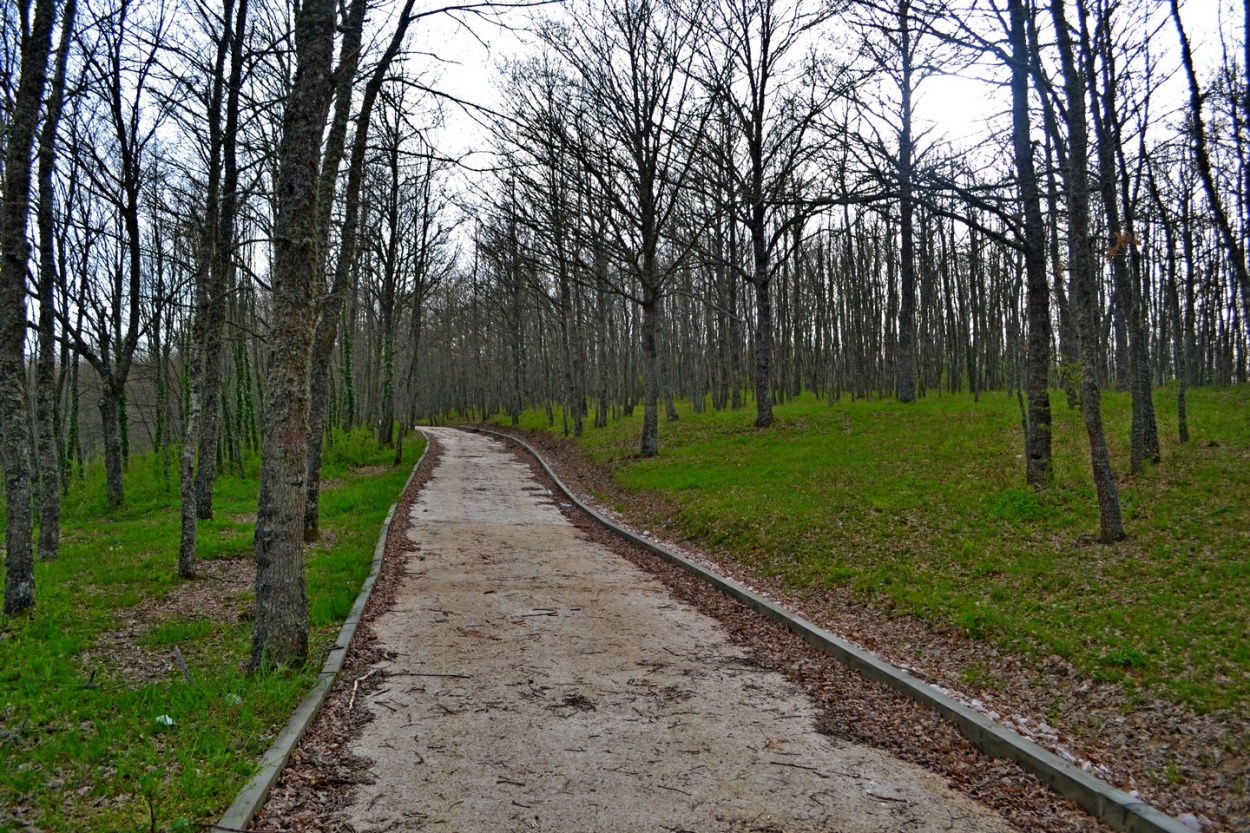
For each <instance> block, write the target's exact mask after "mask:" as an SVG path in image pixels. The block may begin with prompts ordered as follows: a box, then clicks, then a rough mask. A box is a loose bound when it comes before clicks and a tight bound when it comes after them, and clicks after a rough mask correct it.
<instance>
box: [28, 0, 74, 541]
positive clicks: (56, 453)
mask: <svg viewBox="0 0 1250 833" xmlns="http://www.w3.org/2000/svg"><path fill="white" fill-rule="evenodd" d="M77 5H78V4H77V2H76V0H67V2H66V3H65V6H64V8H63V9H62V10H61V38H60V42H59V44H58V46H57V55H56V69H55V72H54V73H53V78H52V84H51V86H50V87H49V89H48V100H47V105H46V114H45V116H44V120H43V127H42V128H41V129H40V133H39V205H38V209H37V223H38V225H39V362H38V364H37V365H36V367H35V422H36V424H37V430H38V433H39V439H38V445H39V449H38V451H39V557H40V558H42V559H44V560H51V559H54V558H56V556H57V552H58V550H59V549H60V541H61V452H60V449H59V447H58V443H57V436H58V430H59V426H58V422H59V420H58V419H57V416H58V414H57V407H56V394H57V391H56V384H57V379H56V352H55V351H56V342H55V336H56V334H55V332H54V321H55V317H56V313H55V311H56V293H55V289H56V286H57V283H58V281H57V269H56V252H55V244H54V241H53V238H54V236H55V223H54V219H53V200H54V196H55V195H54V193H53V185H52V178H53V174H54V173H55V171H56V134H57V128H58V127H59V125H60V121H61V110H62V105H63V104H64V100H65V68H66V64H67V61H68V58H69V48H70V40H71V36H72V34H73V28H74V17H75V13H76V11H77Z"/></svg>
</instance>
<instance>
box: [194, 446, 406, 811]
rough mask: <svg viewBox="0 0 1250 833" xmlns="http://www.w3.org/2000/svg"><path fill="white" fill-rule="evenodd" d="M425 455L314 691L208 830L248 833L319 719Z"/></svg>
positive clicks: (390, 514)
mask: <svg viewBox="0 0 1250 833" xmlns="http://www.w3.org/2000/svg"><path fill="white" fill-rule="evenodd" d="M422 436H423V437H424V436H425V435H424V434H422ZM429 451H430V439H429V437H425V448H423V449H421V456H420V457H418V458H417V462H416V463H414V464H413V466H412V472H411V473H410V474H409V475H408V480H407V481H406V482H405V483H404V488H403V489H401V490H400V492H399V498H398V499H397V500H396V501H395V502H394V503H392V504H391V508H390V510H388V511H387V513H386V519H385V520H384V521H382V531H381V533H380V534H379V535H378V543H377V544H376V545H375V546H374V548H373V561H372V563H371V564H370V567H369V576H368V578H366V579H365V580H364V583H363V584H361V586H360V593H359V594H358V595H357V596H356V601H355V603H353V604H352V609H351V611H350V612H349V613H348V614H347V619H346V620H344V622H343V627H342V628H341V629H340V630H339V635H338V638H337V639H336V640H335V641H334V647H333V648H331V649H330V655H329V656H328V657H326V662H325V665H324V666H322V668H321V673H320V674H319V675H318V676H319V679H318V680H317V684H316V685H315V686H313V689H312V691H310V692H308V694H306V695H304V699H303V700H301V701H300V703H299V705H298V706H296V707H295V711H293V712H291V716H290V717H289V718H288V719H287V722H286V724H285V725H284V726H283V727H282V731H280V732H279V733H278V736H277V737H276V738H275V739H274V742H273V745H272V746H270V747H269V749H268V750H267V751H266V752H265V754H264V755H263V756H261V759H260V767H259V769H257V770H256V774H255V775H253V776H252V777H251V778H250V779H248V782H247V783H246V784H244V785H243V789H242V790H240V791H239V794H238V796H236V797H235V799H234V803H233V804H231V805H230V807H229V809H227V810H226V812H225V813H224V814H223V815H222V816H221V818H220V819H218V821H217V823H216V824H214V825H213V826H212V827H210V828H209V830H220V831H226V832H227V833H239V832H240V831H245V830H247V826H248V825H249V824H251V823H252V818H253V817H254V816H255V815H256V813H257V812H258V811H259V810H260V808H261V806H262V805H264V803H265V799H266V798H268V797H269V791H270V790H272V789H273V785H274V784H275V783H277V781H278V776H279V775H281V774H282V770H283V769H284V768H285V767H286V763H287V761H288V760H290V758H291V754H292V753H293V752H294V751H295V747H296V745H298V744H299V742H300V740H301V739H302V738H303V737H304V733H305V732H306V731H308V727H309V726H311V725H312V722H313V720H314V719H315V718H316V717H317V713H318V712H320V711H321V706H322V704H324V703H325V699H326V695H328V694H329V693H330V686H331V685H332V684H333V683H334V680H335V678H336V677H337V676H338V673H339V671H341V670H343V663H344V661H345V660H346V659H347V649H348V647H349V646H350V645H351V642H352V637H354V636H355V635H356V628H357V627H358V626H359V625H360V621H361V618H362V617H363V616H364V613H365V606H366V605H367V604H368V603H369V596H370V595H371V594H372V593H373V586H374V585H375V584H376V583H377V580H378V573H379V572H380V571H381V569H382V558H383V556H384V555H385V553H386V539H387V537H388V536H389V535H390V531H391V521H392V520H394V517H395V510H396V508H398V506H399V504H400V502H401V501H402V500H403V499H404V496H405V495H406V494H408V489H409V487H411V486H412V481H413V479H414V478H415V477H416V476H417V470H418V469H420V468H421V463H422V462H424V461H425V455H426V454H428V453H429Z"/></svg>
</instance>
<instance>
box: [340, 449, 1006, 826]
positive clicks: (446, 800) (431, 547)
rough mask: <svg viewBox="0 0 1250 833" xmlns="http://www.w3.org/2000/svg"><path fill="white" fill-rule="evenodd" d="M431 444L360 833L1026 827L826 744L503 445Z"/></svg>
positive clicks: (778, 689) (906, 770)
mask: <svg viewBox="0 0 1250 833" xmlns="http://www.w3.org/2000/svg"><path fill="white" fill-rule="evenodd" d="M428 433H429V434H430V435H432V437H433V439H434V441H435V442H437V443H439V444H440V446H441V448H442V452H443V453H442V457H441V460H440V462H439V464H438V466H437V468H436V469H435V470H434V471H433V472H432V474H431V478H430V481H429V482H428V484H427V485H426V487H425V488H424V489H423V490H422V492H421V495H420V497H419V498H418V499H417V501H416V502H415V503H414V504H413V506H412V509H411V512H410V515H409V526H408V536H409V540H410V541H411V542H412V546H411V549H410V550H409V551H408V552H406V553H405V555H404V556H403V557H404V559H405V565H404V566H405V569H404V577H403V580H402V585H401V586H400V588H399V590H398V594H397V597H396V601H395V604H394V606H393V607H392V608H391V610H389V611H388V612H386V613H384V614H382V615H381V616H380V617H379V618H378V619H377V621H376V622H375V623H374V631H375V632H376V634H377V638H378V640H379V644H380V646H381V647H383V648H384V649H386V650H387V651H388V652H389V654H388V655H389V656H391V657H392V659H391V660H389V661H387V662H384V663H381V664H380V665H379V666H378V667H379V668H384V669H385V672H386V677H387V683H386V685H384V686H383V687H382V689H381V690H379V691H377V692H376V693H373V694H370V695H368V698H367V699H368V702H369V706H370V709H371V711H372V712H373V713H374V715H375V718H374V720H373V721H372V722H370V723H369V724H368V725H367V726H366V727H365V728H364V730H363V732H362V734H361V736H360V738H359V739H358V740H357V741H356V742H355V745H354V747H353V749H352V751H353V752H355V753H356V754H358V755H362V756H364V757H366V758H369V759H371V760H373V761H374V762H375V765H374V767H373V772H372V781H373V783H371V784H367V785H364V786H362V787H361V788H360V790H359V791H358V793H357V794H356V796H355V799H354V801H353V803H352V805H351V806H350V807H349V808H348V809H347V813H346V815H347V818H348V820H349V821H350V822H351V823H352V825H353V826H354V827H355V828H356V829H357V830H358V831H361V833H366V831H375V832H376V833H381V831H404V830H437V831H461V833H474V832H476V831H482V832H483V833H485V832H486V831H535V830H545V831H568V832H569V833H571V831H583V830H585V831H590V830H594V831H602V833H613V832H614V831H621V832H622V833H625V832H626V831H628V832H629V833H633V831H644V830H670V831H699V833H705V831H786V833H806V831H812V832H813V833H814V832H815V831H844V833H858V831H878V830H883V831H884V830H901V829H907V830H917V831H939V830H942V831H945V830H952V829H958V830H964V831H977V832H979V831H985V832H986V833H989V831H1007V830H1011V829H1013V828H1012V827H1011V826H1010V825H1009V824H1008V823H1007V822H1006V821H1005V820H1003V819H1002V818H1001V817H1000V816H998V815H996V814H994V813H993V812H992V811H990V810H988V809H987V808H985V807H984V806H983V805H981V804H978V803H977V802H975V801H973V800H971V799H969V798H967V797H966V796H964V795H962V794H960V793H957V792H955V791H954V790H951V789H950V788H949V787H947V786H946V784H945V782H944V781H943V779H941V778H940V777H938V776H936V775H934V774H932V773H930V772H928V771H927V770H924V769H921V768H920V767H917V766H915V765H914V764H910V763H906V762H903V761H900V760H898V759H896V758H893V757H891V756H890V755H888V754H886V753H884V752H881V751H879V750H876V749H872V748H868V747H862V746H856V745H851V744H838V743H835V742H833V741H831V740H830V739H829V738H828V737H826V736H824V735H821V734H819V733H817V732H816V729H815V717H816V713H815V708H814V706H813V705H812V703H811V701H810V700H809V699H808V698H806V697H805V696H804V695H803V694H802V693H801V692H800V691H799V690H798V689H797V688H795V687H794V686H793V685H791V684H790V683H789V682H787V681H786V680H785V679H784V678H783V677H782V676H781V675H779V674H776V673H773V672H766V671H762V670H760V669H759V668H757V667H755V666H754V665H753V664H752V663H751V661H750V659H749V657H748V656H747V655H746V654H745V653H744V652H743V651H742V650H741V649H739V648H738V647H736V646H735V645H733V643H732V642H731V641H730V639H729V637H728V635H727V633H726V632H725V630H724V629H723V628H722V626H721V625H720V624H719V623H717V622H716V621H714V620H712V619H710V618H708V617H706V616H704V615H703V614H701V613H699V612H697V611H695V610H694V609H693V608H691V607H689V606H687V605H685V604H683V603H681V602H680V601H677V600H675V599H673V598H672V596H671V595H670V594H669V592H668V590H667V589H666V588H665V587H664V586H663V585H662V584H661V583H660V582H659V581H657V580H656V579H654V578H653V577H651V576H649V575H648V574H646V573H644V572H643V571H641V570H639V569H638V568H637V567H634V566H633V565H632V564H630V563H628V562H627V561H625V560H624V559H622V558H620V557H619V556H617V555H615V554H613V553H612V552H611V551H609V550H607V549H605V548H603V547H602V546H600V545H598V544H596V543H593V542H591V541H589V540H587V539H586V538H585V537H584V536H582V535H581V534H580V533H579V532H578V530H577V529H576V528H575V527H574V526H573V525H572V524H571V523H570V522H569V521H568V520H567V519H566V518H565V517H564V516H563V515H562V514H561V513H560V511H559V508H558V507H557V506H556V503H555V498H554V497H553V496H552V495H551V494H550V493H548V492H547V490H546V488H545V487H543V486H542V485H540V484H539V483H538V482H537V481H535V480H534V478H533V476H532V475H531V473H530V470H529V468H528V466H526V465H525V464H524V463H522V462H521V461H520V460H518V459H517V457H516V456H515V455H514V454H513V452H512V451H511V450H510V449H509V448H507V447H506V446H505V445H504V444H503V443H502V442H501V441H498V440H494V439H491V438H488V437H484V436H482V435H478V434H470V433H466V432H462V431H458V430H453V429H428ZM397 521H399V519H397Z"/></svg>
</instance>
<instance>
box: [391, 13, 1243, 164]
mask: <svg viewBox="0 0 1250 833" xmlns="http://www.w3.org/2000/svg"><path fill="white" fill-rule="evenodd" d="M1152 2H1155V0H1152ZM1157 3H1158V5H1157V8H1158V14H1160V15H1161V16H1160V18H1158V19H1157V20H1156V25H1157V24H1158V23H1159V21H1164V22H1166V7H1167V2H1166V0H1157ZM1238 5H1239V2H1238V0H1182V6H1181V8H1182V17H1183V19H1184V22H1185V28H1186V31H1187V32H1188V34H1189V36H1190V38H1191V39H1192V40H1193V41H1194V45H1195V50H1194V51H1195V54H1196V56H1197V57H1198V59H1199V61H1200V62H1203V63H1205V64H1206V65H1207V66H1208V67H1209V66H1214V65H1215V64H1216V63H1217V62H1218V60H1219V58H1220V50H1219V41H1218V38H1217V31H1218V28H1219V27H1220V25H1221V23H1220V22H1221V21H1223V23H1222V25H1223V27H1224V28H1225V29H1226V30H1227V29H1229V28H1230V27H1231V28H1232V29H1234V30H1237V31H1239V30H1240V27H1241V18H1240V12H1239V11H1236V7H1237V6H1238ZM533 13H534V14H558V13H559V6H558V5H552V6H549V7H547V8H545V9H539V10H535V11H534V12H533ZM505 19H506V20H507V21H508V23H509V24H510V25H512V26H513V27H515V29H516V31H509V30H508V29H506V28H503V27H500V26H497V25H493V24H490V23H487V22H484V21H482V20H480V19H472V18H470V19H469V24H470V25H468V26H466V25H464V24H462V23H459V22H456V21H455V20H453V19H451V18H448V17H431V18H429V19H426V20H423V21H420V22H419V24H418V25H417V27H416V28H415V29H414V32H413V34H412V35H411V41H410V44H409V45H410V47H411V48H412V49H413V50H414V51H416V52H418V53H420V55H419V56H418V57H417V58H416V60H418V61H421V62H422V64H423V65H424V66H427V67H430V68H431V69H430V70H429V71H430V73H431V75H430V76H429V79H428V81H429V82H430V83H431V86H434V87H436V88H437V89H439V90H441V91H444V92H446V93H447V94H449V95H452V96H455V97H457V98H460V99H464V100H467V101H471V102H474V103H478V104H481V105H484V106H486V107H495V106H496V105H497V103H498V96H497V92H496V85H497V79H498V77H499V71H498V70H499V66H500V65H501V63H503V62H504V61H505V60H506V59H507V58H509V57H513V56H515V55H517V54H518V53H521V52H523V51H525V50H526V48H527V47H526V44H527V41H528V40H529V36H528V35H527V34H526V33H525V32H524V28H525V26H526V25H527V22H528V20H529V19H530V13H529V12H525V11H517V12H512V13H510V14H509V15H508V16H507V17H506V18H505ZM1139 23H1140V25H1144V21H1141V22H1139ZM470 27H471V28H470ZM390 28H391V26H390V25H384V26H382V29H383V31H386V30H389V29H390ZM1159 43H1160V44H1161V46H1162V47H1164V48H1167V49H1173V48H1175V44H1176V34H1175V31H1174V30H1173V28H1172V26H1171V24H1170V22H1169V23H1167V25H1166V26H1164V27H1163V30H1162V31H1161V32H1160V33H1159ZM423 56H425V57H423ZM433 56H437V59H438V60H434V58H433ZM1172 63H1175V61H1173V62H1172ZM1169 86H1171V87H1172V89H1171V90H1165V91H1164V95H1163V96H1161V99H1162V100H1167V99H1173V100H1175V102H1176V105H1174V106H1179V104H1180V103H1181V102H1183V101H1184V95H1185V90H1184V88H1183V80H1182V79H1181V78H1179V77H1178V78H1175V79H1173V81H1172V82H1171V83H1170V85H1169ZM1005 106H1006V99H1005V98H1004V97H1003V96H1002V95H1001V94H1000V93H999V92H996V91H995V90H993V89H991V88H988V87H987V86H986V85H985V84H983V83H981V82H979V81H976V80H974V79H971V78H959V77H938V78H931V79H928V80H927V81H926V82H925V85H924V87H923V88H922V90H921V98H920V101H919V103H918V107H917V117H918V119H920V120H922V121H927V122H930V123H933V124H934V125H935V131H934V134H935V138H936V137H938V136H944V137H945V138H946V139H947V140H948V141H950V142H952V143H953V144H955V145H957V146H967V145H969V144H970V143H975V142H976V141H977V140H978V138H979V137H981V136H983V135H984V133H985V130H986V119H988V118H990V117H992V116H994V115H996V114H1000V113H1002V112H1003V110H1004V108H1005ZM1160 106H1162V105H1158V104H1157V105H1156V107H1160ZM1161 115H1162V114H1161V113H1159V112H1158V111H1156V116H1161ZM446 119H447V121H446V126H445V127H444V128H443V129H442V130H440V131H439V132H438V134H437V138H436V143H437V144H438V146H439V148H440V149H441V150H442V151H443V152H445V153H448V154H451V155H457V156H458V155H462V154H465V153H466V152H471V151H481V150H484V149H485V148H486V147H487V146H488V137H487V136H486V135H485V134H484V132H483V130H482V129H481V128H480V127H479V126H478V125H477V124H476V123H475V122H474V121H473V119H471V118H469V117H468V116H467V115H465V113H464V112H463V111H462V110H461V109H460V108H457V107H455V106H453V105H450V104H449V105H447V109H446ZM466 161H467V162H468V163H469V164H470V165H472V164H474V163H476V164H479V165H486V164H489V162H490V157H489V155H488V154H485V153H474V154H472V155H469V156H467V157H466Z"/></svg>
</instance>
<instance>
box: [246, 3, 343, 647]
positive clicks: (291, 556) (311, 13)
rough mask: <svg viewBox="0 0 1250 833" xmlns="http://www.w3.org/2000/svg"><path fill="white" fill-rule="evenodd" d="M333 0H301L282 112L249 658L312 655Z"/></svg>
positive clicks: (333, 25) (296, 18)
mask: <svg viewBox="0 0 1250 833" xmlns="http://www.w3.org/2000/svg"><path fill="white" fill-rule="evenodd" d="M334 11H335V3H334V0H304V3H303V5H302V6H300V8H299V10H298V11H297V13H296V16H295V43H296V71H295V81H294V84H293V85H292V89H291V92H290V94H289V96H288V97H287V104H286V111H285V113H284V114H283V118H282V141H281V144H280V146H279V151H278V153H279V156H278V165H279V169H278V180H277V183H276V186H277V187H276V189H275V190H276V202H277V206H276V209H277V211H276V218H275V221H274V262H273V273H272V274H273V283H272V286H273V309H272V312H271V316H272V319H271V320H272V322H273V329H272V332H271V336H270V349H271V351H272V353H271V355H270V359H269V368H268V372H267V374H266V384H265V391H266V401H265V438H264V444H263V446H262V449H261V470H260V497H259V501H258V506H257V512H256V537H255V542H254V551H255V555H256V611H255V619H254V621H253V627H252V666H253V668H258V669H259V668H263V667H267V666H274V665H301V664H303V663H304V661H305V660H306V659H307V657H308V600H307V597H306V595H305V589H304V588H305V578H304V541H303V534H302V533H303V522H304V498H305V492H304V487H305V475H306V468H305V466H306V463H307V444H306V441H307V433H308V388H309V369H310V361H311V353H312V337H313V328H314V326H315V325H316V315H315V310H314V302H315V300H316V299H317V298H318V297H320V294H321V290H322V283H323V281H322V280H321V263H322V261H321V256H320V251H319V245H318V243H319V241H318V240H317V236H316V234H317V199H318V194H317V174H318V168H319V163H320V160H321V137H322V133H323V131H324V130H325V126H326V115H327V111H328V110H329V106H330V96H331V93H332V92H333V83H332V82H333V77H332V72H331V64H332V61H333V52H334V30H335V19H334V18H335V14H334Z"/></svg>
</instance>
